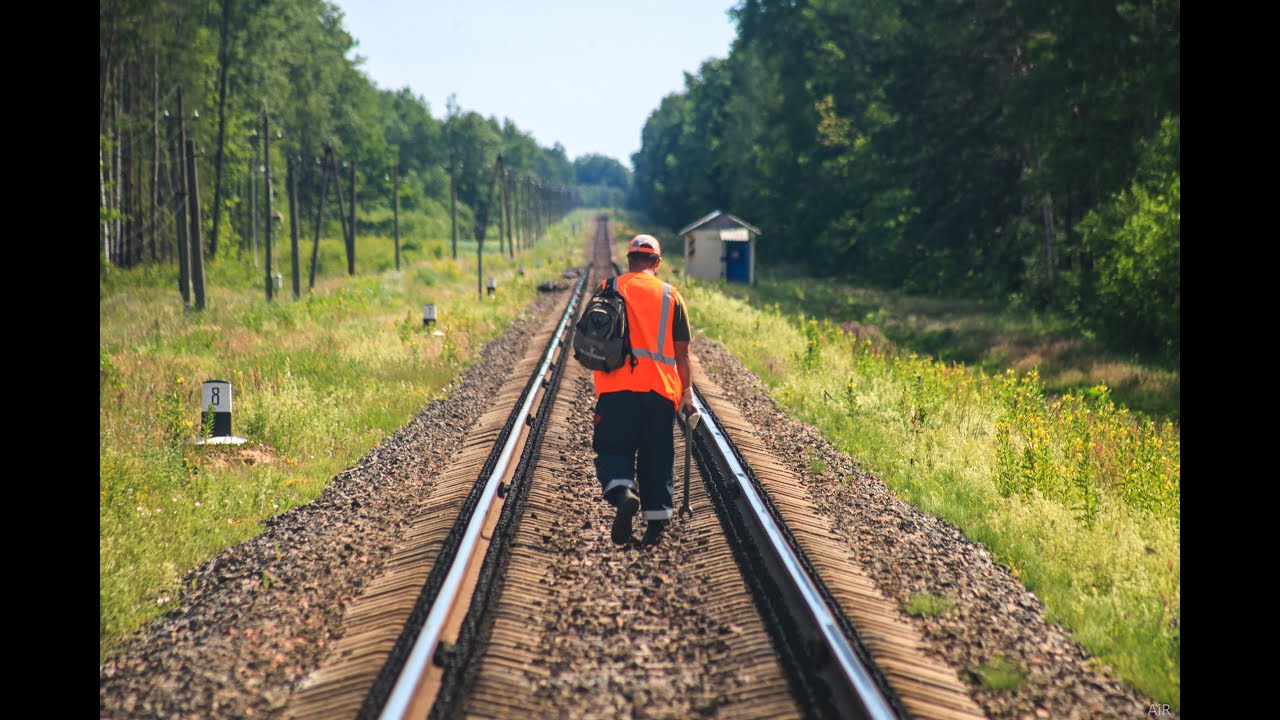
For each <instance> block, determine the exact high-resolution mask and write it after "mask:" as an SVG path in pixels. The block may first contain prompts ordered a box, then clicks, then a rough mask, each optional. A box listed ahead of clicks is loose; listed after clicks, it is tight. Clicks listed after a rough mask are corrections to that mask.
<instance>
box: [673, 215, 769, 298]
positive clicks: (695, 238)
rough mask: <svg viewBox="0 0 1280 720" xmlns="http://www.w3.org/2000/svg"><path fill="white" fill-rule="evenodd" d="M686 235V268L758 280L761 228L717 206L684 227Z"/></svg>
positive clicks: (715, 276) (700, 274) (696, 273)
mask: <svg viewBox="0 0 1280 720" xmlns="http://www.w3.org/2000/svg"><path fill="white" fill-rule="evenodd" d="M680 236H681V237H683V238H684V266H685V272H686V273H688V274H689V275H692V276H693V277H696V278H702V279H705V280H720V279H724V280H725V281H727V282H736V283H746V284H748V285H750V284H754V283H755V281H756V238H758V237H760V230H758V229H757V228H756V227H755V226H753V225H751V224H750V223H748V222H746V221H744V220H742V219H740V218H737V217H734V216H733V215H730V214H729V213H726V212H721V211H719V210H716V211H715V212H713V213H711V214H709V215H707V216H706V217H704V218H702V219H700V220H697V221H695V222H694V223H693V224H692V225H690V226H688V227H686V228H685V229H683V230H681V231H680Z"/></svg>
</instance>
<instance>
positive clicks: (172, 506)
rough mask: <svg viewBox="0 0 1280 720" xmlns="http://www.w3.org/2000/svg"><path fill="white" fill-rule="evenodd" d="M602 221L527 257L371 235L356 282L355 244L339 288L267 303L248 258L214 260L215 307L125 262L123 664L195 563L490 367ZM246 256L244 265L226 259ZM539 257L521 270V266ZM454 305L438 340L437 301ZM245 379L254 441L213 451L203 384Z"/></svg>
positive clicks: (115, 552) (331, 270)
mask: <svg viewBox="0 0 1280 720" xmlns="http://www.w3.org/2000/svg"><path fill="white" fill-rule="evenodd" d="M589 217H591V213H590V212H588V211H579V212H575V213H572V214H571V215H570V216H569V217H567V218H566V219H564V220H562V221H561V222H560V223H558V224H556V225H555V226H553V227H552V228H550V229H549V230H548V232H547V234H546V236H545V237H544V238H543V240H542V241H541V242H540V243H538V244H537V245H536V246H534V247H533V248H530V249H526V250H522V251H520V252H519V253H518V254H517V257H516V258H514V259H511V258H509V257H504V256H499V255H498V254H496V252H493V251H496V247H497V243H496V242H490V243H486V247H485V249H486V254H485V258H484V269H485V272H484V274H485V276H486V277H489V276H492V277H495V278H496V279H497V282H498V291H497V296H496V298H490V297H486V298H485V299H483V300H482V299H480V298H479V297H478V293H477V275H476V258H475V254H474V252H475V244H474V243H470V244H469V250H470V252H469V253H463V252H462V250H463V249H464V248H467V245H462V246H461V247H460V248H459V249H460V253H459V258H458V260H457V261H454V260H452V259H451V258H450V252H449V249H448V246H447V242H448V241H447V240H446V241H441V240H410V241H407V242H406V243H405V251H404V256H402V271H401V272H398V273H397V272H395V271H393V270H389V268H392V267H394V248H393V243H392V241H391V239H390V238H385V237H376V236H373V237H365V236H362V237H360V238H359V239H358V241H357V243H358V249H359V252H358V256H357V270H358V271H359V273H358V275H357V276H355V277H347V276H346V260H345V257H344V254H343V250H342V242H341V240H337V239H332V238H328V239H325V240H324V241H323V242H322V244H321V273H320V276H321V279H320V280H319V281H318V282H317V286H316V289H315V290H314V291H313V292H308V291H307V290H306V284H307V274H306V273H307V268H309V263H310V254H309V253H310V250H309V245H308V250H307V253H306V262H305V263H304V264H303V268H304V270H303V275H302V284H303V296H302V298H301V299H300V300H298V301H294V300H293V299H292V292H291V288H290V283H289V262H288V260H289V257H288V254H287V253H285V254H283V255H281V254H277V255H276V258H275V261H276V265H275V267H276V268H277V269H283V274H284V275H285V282H284V288H283V290H282V291H281V292H279V293H277V295H276V301H275V302H273V303H271V304H267V303H266V302H265V298H264V294H265V293H264V290H263V282H262V280H261V274H260V273H261V271H260V270H258V269H256V268H254V267H253V262H252V259H251V257H241V258H239V259H237V258H236V257H235V253H234V252H231V253H224V257H219V258H217V259H211V260H210V261H209V262H208V264H207V270H208V272H207V276H208V308H207V310H206V311H205V312H203V313H193V312H184V310H183V308H182V303H181V299H180V297H179V295H178V292H177V287H176V285H177V283H176V274H177V273H176V270H175V269H174V267H173V266H168V267H147V268H140V269H138V270H136V271H122V270H119V269H114V268H113V269H111V270H110V271H109V272H108V273H107V274H106V275H104V278H103V281H102V283H101V285H100V304H99V316H100V334H99V344H100V354H99V373H100V403H99V423H100V441H99V449H100V481H99V492H100V494H99V522H100V546H99V629H100V646H99V649H100V654H101V656H102V657H105V656H106V654H107V653H109V652H110V650H111V648H112V647H113V645H114V644H115V643H117V642H118V641H119V640H120V639H121V638H122V636H123V635H124V634H126V633H128V632H129V631H131V630H133V629H135V628H137V627H138V626H139V625H140V624H141V623H143V622H144V621H145V620H146V619H148V618H150V617H153V616H155V615H156V614H158V613H161V612H163V611H165V610H166V609H168V608H170V607H172V606H173V603H174V602H175V597H176V592H175V591H176V589H177V583H178V582H179V580H180V579H181V577H182V575H183V574H184V573H185V572H186V571H187V570H188V569H190V568H192V567H194V566H196V565H198V564H199V563H201V562H203V561H205V560H207V559H208V558H210V557H212V556H213V555H215V554H217V553H218V552H220V551H221V550H223V549H225V548H227V547H229V546H231V545H233V544H235V543H238V542H241V541H243V540H246V539H248V538H251V537H253V536H255V535H257V534H258V533H259V532H261V529H262V525H261V523H262V521H263V520H265V519H267V518H269V517H271V516H273V515H276V514H278V513H280V512H283V511H285V510H287V509H288V508H290V507H293V506H295V505H299V504H302V503H306V502H308V501H310V500H312V499H314V498H316V497H317V496H318V495H319V494H320V493H321V492H322V491H323V489H324V487H325V485H326V484H327V483H328V481H329V480H330V479H331V478H332V477H333V476H334V475H335V474H336V473H338V472H339V471H340V470H342V469H343V468H345V467H348V466H350V465H351V464H352V463H353V462H354V461H355V460H357V459H358V458H359V457H360V456H361V455H362V454H364V453H365V452H366V451H367V450H369V449H370V448H372V447H374V446H375V445H376V444H377V443H378V442H380V441H381V440H382V439H383V438H384V437H386V436H387V435H389V434H390V433H392V432H394V431H395V430H396V429H398V428H399V427H401V426H403V425H404V424H405V423H406V422H407V421H408V420H409V419H410V418H412V416H413V415H414V414H415V413H416V412H417V411H418V410H420V409H421V408H423V407H424V406H425V405H426V404H427V403H429V402H430V401H431V400H433V399H437V398H440V397H443V394H444V392H445V390H444V388H445V387H446V385H447V384H448V383H449V381H450V379H451V378H453V377H454V376H456V375H457V374H458V373H459V372H460V371H461V370H463V369H464V368H466V367H467V366H469V365H470V364H471V363H473V362H474V361H475V360H476V357H477V352H476V351H477V350H478V348H479V347H480V346H481V345H483V344H484V343H485V342H488V341H489V340H491V339H493V338H494V337H496V336H497V335H498V334H500V333H501V332H502V330H504V329H505V328H506V327H507V326H508V325H509V324H510V323H511V322H512V321H513V320H514V319H515V318H516V316H517V315H518V314H519V313H520V311H521V310H522V308H524V307H525V306H526V305H527V304H528V303H529V302H530V301H531V300H532V299H533V298H534V297H535V296H536V294H537V286H538V284H540V283H541V282H543V281H545V280H551V279H556V278H559V277H560V273H561V272H562V271H563V270H564V269H565V267H566V266H568V265H570V264H577V265H579V266H580V264H581V257H580V256H581V247H582V244H583V242H584V240H585V238H584V237H570V233H569V227H570V224H571V223H574V224H576V225H577V227H578V228H579V231H580V232H579V234H581V233H582V232H584V230H583V229H584V228H586V227H587V224H586V222H585V219H586V218H589ZM228 254H229V255H230V257H226V255H228ZM520 265H524V266H525V268H526V273H525V274H524V275H523V276H521V275H520V274H519V273H518V270H517V269H518V266H520ZM427 303H434V304H435V305H436V306H437V309H438V316H439V319H438V322H437V324H436V326H435V328H433V330H434V329H438V330H440V331H441V332H443V335H442V336H441V335H436V334H434V333H433V332H431V331H426V330H424V329H423V327H422V307H423V305H424V304H427ZM209 379H220V380H227V381H230V382H231V383H232V385H233V414H232V418H233V427H232V432H233V433H234V434H236V435H239V436H241V437H244V438H246V439H247V440H248V441H249V443H248V444H246V445H244V446H241V447H239V448H234V449H225V448H224V449H218V448H217V447H208V448H202V449H201V448H196V447H193V446H192V445H190V443H189V441H190V440H192V439H194V438H196V437H198V436H200V435H202V428H200V427H198V423H199V414H200V386H201V382H202V381H204V380H209Z"/></svg>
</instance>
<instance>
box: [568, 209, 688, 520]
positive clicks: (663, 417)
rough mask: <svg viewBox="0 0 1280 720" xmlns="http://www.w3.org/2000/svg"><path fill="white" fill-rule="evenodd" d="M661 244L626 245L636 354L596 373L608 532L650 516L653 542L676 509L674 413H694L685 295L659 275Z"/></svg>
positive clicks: (623, 283) (641, 238) (599, 465)
mask: <svg viewBox="0 0 1280 720" xmlns="http://www.w3.org/2000/svg"><path fill="white" fill-rule="evenodd" d="M661 264H662V247H661V245H660V244H659V243H658V239H657V238H655V237H653V236H651V235H637V236H635V237H634V238H632V239H631V242H630V243H629V244H628V246H627V270H628V272H626V273H624V274H623V275H620V276H618V283H617V285H618V291H619V292H620V293H621V294H622V296H623V297H624V298H625V299H626V305H627V327H628V330H629V333H630V340H631V350H632V354H633V356H634V359H630V358H629V359H628V360H627V361H626V362H625V363H623V365H622V367H620V368H618V369H617V370H613V371H611V372H604V371H600V370H596V371H595V389H596V397H597V400H596V410H595V431H594V434H593V437H592V443H591V446H592V448H593V449H594V450H595V452H596V459H595V466H596V477H597V478H599V480H600V484H601V487H602V489H603V492H604V499H605V500H607V501H608V502H609V504H610V505H613V506H614V507H615V508H617V514H616V515H615V516H614V519H613V530H612V533H611V537H612V539H613V541H614V542H615V543H617V544H619V545H622V544H625V543H626V542H627V541H628V540H630V539H631V537H632V536H631V524H632V518H634V517H635V514H636V511H637V510H642V511H643V513H642V514H643V516H644V519H645V520H647V521H648V527H647V528H646V530H645V534H644V538H643V539H642V540H641V544H642V545H654V544H657V543H658V541H659V540H661V538H662V531H663V529H664V528H665V527H666V524H667V521H668V520H670V519H671V515H672V513H673V512H674V510H673V505H674V500H673V497H672V495H673V493H674V491H675V477H674V471H675V440H674V437H673V433H672V426H673V423H674V422H675V413H676V412H677V411H679V412H682V413H685V414H686V415H687V414H689V413H691V412H693V385H692V375H691V373H690V369H689V316H688V313H687V312H686V310H685V303H684V298H683V297H681V296H680V293H679V292H677V291H676V289H675V288H674V287H672V286H671V285H669V284H667V283H664V282H663V281H661V280H659V279H658V277H657V275H658V267H659V266H660V265H661Z"/></svg>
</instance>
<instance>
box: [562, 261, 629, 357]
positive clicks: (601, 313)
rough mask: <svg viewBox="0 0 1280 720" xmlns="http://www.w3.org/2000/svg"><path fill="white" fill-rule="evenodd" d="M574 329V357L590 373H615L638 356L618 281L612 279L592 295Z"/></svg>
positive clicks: (614, 278)
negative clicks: (628, 328)
mask: <svg viewBox="0 0 1280 720" xmlns="http://www.w3.org/2000/svg"><path fill="white" fill-rule="evenodd" d="M574 327H575V328H576V329H577V332H575V333H574V334H573V357H574V359H575V360H577V361H578V362H580V363H582V364H583V366H585V367H587V368H588V369H590V370H603V371H604V372H613V371H614V370H617V369H618V368H620V367H622V366H623V364H625V363H626V361H627V358H628V357H629V358H631V366H632V367H635V365H636V363H637V362H638V361H637V360H636V357H635V355H633V354H632V353H631V337H630V335H629V334H628V332H627V300H626V298H624V297H622V293H620V292H618V278H616V277H611V278H609V280H608V282H606V283H605V285H604V287H601V288H599V289H597V290H596V291H595V293H593V294H592V295H591V300H590V302H588V303H587V307H586V309H585V310H583V311H582V317H581V318H579V319H578V322H577V324H576V325H574Z"/></svg>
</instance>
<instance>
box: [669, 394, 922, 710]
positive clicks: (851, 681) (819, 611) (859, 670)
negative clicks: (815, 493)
mask: <svg viewBox="0 0 1280 720" xmlns="http://www.w3.org/2000/svg"><path fill="white" fill-rule="evenodd" d="M693 405H694V408H695V409H696V410H697V411H698V412H699V413H701V414H702V421H701V422H702V424H703V426H704V428H705V432H707V433H709V436H710V438H711V440H712V441H713V442H714V443H715V448H716V451H717V452H718V453H719V454H720V456H721V459H722V460H723V462H724V465H725V467H727V468H728V469H729V472H731V473H733V476H734V478H735V480H736V484H737V486H738V488H739V490H740V491H741V493H742V497H743V498H744V499H745V500H746V503H747V506H748V507H750V508H751V511H752V516H753V517H752V519H753V520H754V521H755V523H756V524H757V526H758V528H759V529H760V530H761V531H762V532H763V534H764V536H765V537H767V538H768V540H769V545H770V547H769V548H767V549H768V550H769V551H771V552H772V554H773V555H774V556H775V559H776V560H777V561H778V562H780V563H781V564H782V567H783V568H785V570H786V573H787V576H788V579H789V580H790V582H791V584H792V586H793V589H794V590H795V591H797V592H798V593H799V595H800V597H801V598H802V599H803V601H804V605H805V607H806V608H807V610H808V613H809V616H810V617H811V619H812V621H813V623H814V625H815V626H816V627H817V628H818V630H819V632H820V634H821V636H822V639H823V641H824V642H825V644H826V647H827V649H828V650H830V654H831V657H832V658H833V659H834V661H835V662H836V663H837V665H838V666H839V669H840V675H841V676H842V677H843V678H844V680H845V682H846V683H847V684H848V689H849V690H850V691H851V694H852V695H853V696H854V697H856V698H858V700H859V701H860V702H861V703H862V706H863V711H864V712H865V715H866V717H869V718H871V719H872V720H895V719H896V718H897V717H898V713H897V712H895V711H894V709H893V706H892V703H891V702H890V700H889V699H888V698H887V697H886V696H885V694H884V693H883V692H882V691H881V689H880V686H879V684H878V683H877V682H876V680H875V679H874V677H873V675H872V673H871V672H870V671H869V670H868V669H867V668H866V666H865V665H863V663H862V661H861V660H859V658H858V655H857V653H856V651H855V650H854V648H853V645H852V644H851V643H850V642H849V639H848V638H847V637H845V635H844V633H843V632H842V631H841V630H840V625H839V621H838V620H837V619H836V615H835V613H833V612H832V610H831V608H830V607H828V605H827V603H826V601H825V600H823V597H822V593H821V591H820V590H819V589H818V587H817V585H816V584H815V583H814V581H813V579H812V578H810V577H809V574H808V573H807V572H806V571H805V569H804V564H803V563H802V562H801V560H800V558H798V557H797V556H796V554H795V551H794V550H793V549H792V547H791V543H790V542H788V541H787V538H786V535H785V534H784V532H783V530H782V529H781V528H779V527H778V523H777V522H776V521H775V520H774V518H773V514H772V513H771V512H770V511H769V509H768V507H767V506H766V504H765V501H764V500H763V499H762V498H761V497H760V495H759V493H757V492H756V489H755V487H754V483H752V482H751V480H750V478H749V477H748V475H747V470H746V469H745V468H744V467H743V466H742V464H741V463H740V462H739V461H738V457H737V452H736V451H735V450H734V448H733V444H732V441H730V440H729V438H728V436H727V435H726V434H725V433H724V431H723V430H721V428H720V425H719V423H718V422H716V417H715V414H714V413H712V412H711V410H710V408H708V407H707V405H706V403H704V402H703V400H702V396H701V394H700V393H699V392H698V389H697V387H696V386H695V387H694V392H693Z"/></svg>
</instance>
